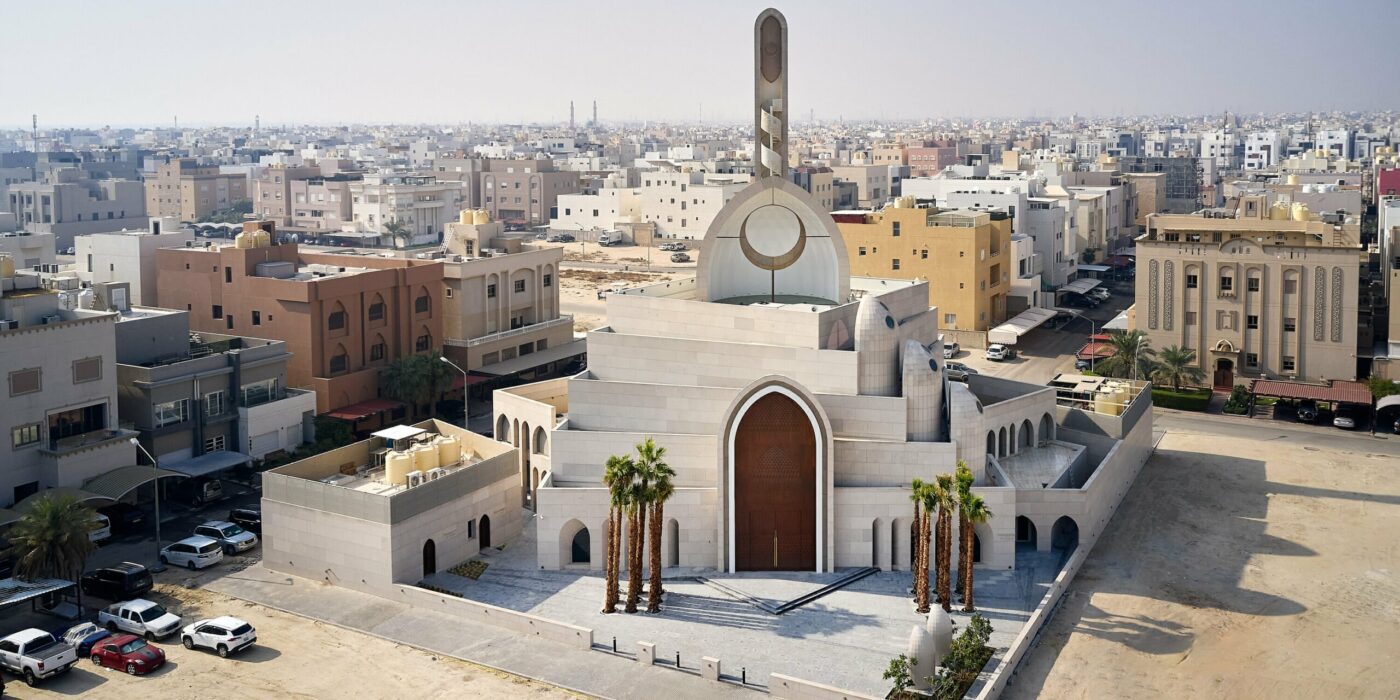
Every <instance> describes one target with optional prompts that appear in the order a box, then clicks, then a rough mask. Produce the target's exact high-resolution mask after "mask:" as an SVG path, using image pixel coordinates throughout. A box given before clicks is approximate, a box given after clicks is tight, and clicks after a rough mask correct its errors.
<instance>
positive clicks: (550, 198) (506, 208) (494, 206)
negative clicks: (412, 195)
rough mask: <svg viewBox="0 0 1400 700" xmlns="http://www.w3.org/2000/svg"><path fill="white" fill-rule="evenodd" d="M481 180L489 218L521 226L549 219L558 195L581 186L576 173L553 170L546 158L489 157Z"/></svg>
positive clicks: (482, 196)
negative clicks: (508, 158) (491, 158)
mask: <svg viewBox="0 0 1400 700" xmlns="http://www.w3.org/2000/svg"><path fill="white" fill-rule="evenodd" d="M450 176H452V177H461V176H460V175H450ZM480 180H481V206H482V207H484V208H485V209H486V210H487V211H489V212H491V218H493V219H496V220H498V221H504V222H505V223H507V224H511V225H520V226H524V225H536V224H545V223H549V220H550V218H551V217H552V216H554V213H553V212H554V209H555V207H556V206H557V205H558V200H559V195H562V194H573V193H575V192H581V191H582V190H583V188H582V187H581V186H580V185H579V181H578V173H575V172H572V171H559V170H555V169H554V161H552V160H548V159H538V160H490V161H487V163H486V172H482V173H481V175H480Z"/></svg>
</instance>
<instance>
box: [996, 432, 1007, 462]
mask: <svg viewBox="0 0 1400 700" xmlns="http://www.w3.org/2000/svg"><path fill="white" fill-rule="evenodd" d="M1006 450H1007V445H1006V428H1002V429H1001V430H999V431H997V456H998V457H1005V456H1006Z"/></svg>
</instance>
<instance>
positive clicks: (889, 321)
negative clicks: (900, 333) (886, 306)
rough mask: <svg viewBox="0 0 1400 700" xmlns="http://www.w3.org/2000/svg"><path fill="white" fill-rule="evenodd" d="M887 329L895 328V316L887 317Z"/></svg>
mask: <svg viewBox="0 0 1400 700" xmlns="http://www.w3.org/2000/svg"><path fill="white" fill-rule="evenodd" d="M885 327H886V328H894V317H893V316H886V317H885Z"/></svg>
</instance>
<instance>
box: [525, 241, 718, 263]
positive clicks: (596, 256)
mask: <svg viewBox="0 0 1400 700" xmlns="http://www.w3.org/2000/svg"><path fill="white" fill-rule="evenodd" d="M662 243H684V244H685V245H686V251H685V252H686V254H687V255H689V256H690V262H683V263H673V262H671V251H668V250H660V249H658V248H655V247H653V248H652V249H651V258H650V260H651V262H650V265H651V269H653V270H656V269H661V270H669V269H672V268H674V269H677V270H684V269H687V268H690V269H693V268H694V267H695V265H696V263H698V262H699V261H700V241H672V240H669V239H668V240H659V241H658V242H657V243H656V245H661V244H662ZM530 244H531V245H537V246H548V247H552V248H563V249H564V262H565V263H566V264H567V263H570V262H610V263H617V264H619V265H632V266H635V267H638V268H645V267H646V266H647V264H648V263H647V247H646V246H643V245H615V246H600V245H598V244H596V243H580V242H578V241H575V242H573V243H547V242H545V241H530Z"/></svg>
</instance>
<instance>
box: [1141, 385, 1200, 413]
mask: <svg viewBox="0 0 1400 700" xmlns="http://www.w3.org/2000/svg"><path fill="white" fill-rule="evenodd" d="M1208 404H1210V390H1209V389H1182V390H1181V391H1179V392H1178V391H1172V390H1171V389H1158V388H1157V387H1152V405H1153V406H1157V407H1159V408H1174V409H1176V410H1178V411H1204V410H1206V406H1207V405H1208Z"/></svg>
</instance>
